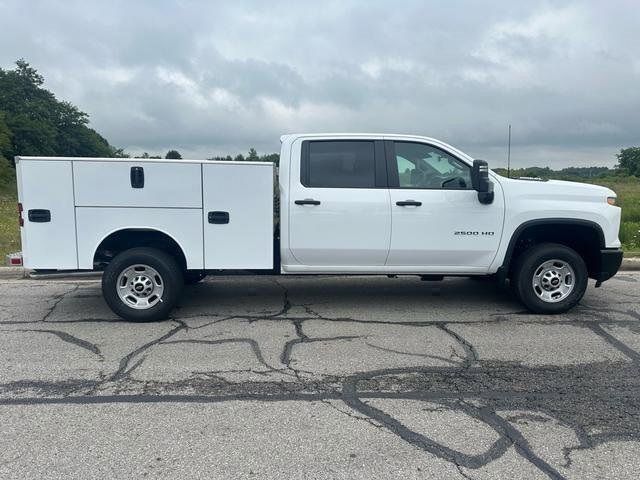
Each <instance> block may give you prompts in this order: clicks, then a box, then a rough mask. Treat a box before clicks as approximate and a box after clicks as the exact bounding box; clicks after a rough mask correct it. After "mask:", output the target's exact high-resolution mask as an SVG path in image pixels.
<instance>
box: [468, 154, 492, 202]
mask: <svg viewBox="0 0 640 480" xmlns="http://www.w3.org/2000/svg"><path fill="white" fill-rule="evenodd" d="M471 185H472V186H473V189H474V190H475V191H476V192H478V200H479V201H480V203H483V204H489V203H492V202H493V183H492V182H491V180H489V164H488V163H487V162H486V161H484V160H474V161H473V168H472V169H471Z"/></svg>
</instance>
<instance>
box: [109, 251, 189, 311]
mask: <svg viewBox="0 0 640 480" xmlns="http://www.w3.org/2000/svg"><path fill="white" fill-rule="evenodd" d="M182 286H183V276H182V270H181V269H180V267H179V266H178V263H177V262H176V260H175V259H174V258H173V257H171V256H170V255H168V254H166V253H165V252H163V251H161V250H156V249H154V248H132V249H130V250H125V251H124V252H122V253H120V254H118V255H117V256H116V257H115V258H114V259H113V260H112V261H111V262H110V263H109V264H108V265H107V268H106V269H105V271H104V274H103V276H102V294H103V296H104V299H105V301H106V302H107V304H108V305H109V307H110V308H111V310H113V312H114V313H116V314H117V315H119V316H120V317H122V318H124V319H125V320H129V321H132V322H153V321H156V320H164V319H165V318H167V316H168V315H169V312H170V311H171V309H172V308H173V307H174V306H175V304H176V302H177V301H178V298H179V296H180V293H181V291H182Z"/></svg>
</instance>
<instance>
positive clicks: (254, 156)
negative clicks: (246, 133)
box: [246, 147, 260, 162]
mask: <svg viewBox="0 0 640 480" xmlns="http://www.w3.org/2000/svg"><path fill="white" fill-rule="evenodd" d="M246 160H247V161H249V162H259V161H260V157H259V156H258V152H256V149H255V148H253V147H251V148H250V149H249V155H248V156H247V158H246Z"/></svg>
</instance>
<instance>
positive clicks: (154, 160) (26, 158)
mask: <svg viewBox="0 0 640 480" xmlns="http://www.w3.org/2000/svg"><path fill="white" fill-rule="evenodd" d="M29 160H47V161H51V162H55V161H69V160H73V161H76V162H128V163H131V162H135V163H213V162H215V163H216V164H229V165H273V162H245V161H243V162H236V161H233V160H232V161H227V160H197V159H168V158H112V157H32V156H23V155H19V156H16V157H15V161H16V163H18V162H21V161H29Z"/></svg>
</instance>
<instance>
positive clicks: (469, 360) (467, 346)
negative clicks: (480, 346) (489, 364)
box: [436, 323, 479, 368]
mask: <svg viewBox="0 0 640 480" xmlns="http://www.w3.org/2000/svg"><path fill="white" fill-rule="evenodd" d="M436 326H437V327H438V328H439V329H440V330H442V331H443V332H445V333H446V334H447V335H449V336H451V337H453V339H454V340H455V341H456V342H457V343H458V344H460V345H461V346H462V348H463V349H464V351H465V353H466V358H464V359H463V365H464V366H465V368H469V367H470V366H471V365H473V364H474V363H476V362H477V361H478V360H479V356H478V352H477V351H476V349H475V347H474V346H473V345H472V344H471V343H469V342H468V341H467V340H466V339H465V338H464V337H463V336H462V335H460V334H459V333H456V332H454V331H453V330H451V329H450V328H448V327H447V326H446V325H445V324H444V323H437V324H436Z"/></svg>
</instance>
